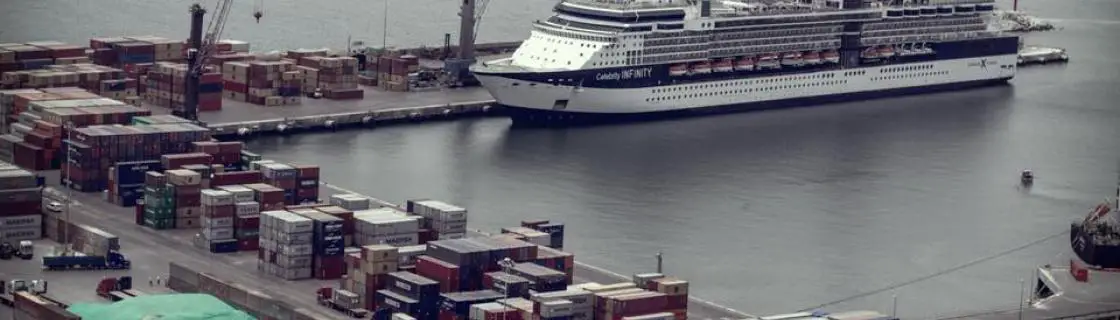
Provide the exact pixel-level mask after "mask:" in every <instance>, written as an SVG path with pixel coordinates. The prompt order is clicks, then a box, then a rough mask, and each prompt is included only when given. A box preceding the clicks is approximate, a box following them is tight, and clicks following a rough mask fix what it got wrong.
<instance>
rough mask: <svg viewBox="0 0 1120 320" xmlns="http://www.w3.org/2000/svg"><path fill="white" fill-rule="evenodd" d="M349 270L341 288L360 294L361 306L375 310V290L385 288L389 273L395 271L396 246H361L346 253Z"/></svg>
mask: <svg viewBox="0 0 1120 320" xmlns="http://www.w3.org/2000/svg"><path fill="white" fill-rule="evenodd" d="M346 259H347V260H348V263H347V264H348V267H349V270H348V271H347V273H346V274H347V277H346V279H344V280H343V282H345V284H343V288H344V289H347V290H350V291H353V292H354V293H357V294H358V295H359V296H361V299H362V305H363V308H365V309H366V310H377V304H376V302H375V298H376V292H377V291H378V290H381V289H385V288H386V284H387V283H388V275H389V273H392V272H396V271H397V266H398V264H397V261H398V259H399V258H398V256H397V248H396V247H393V246H389V245H368V246H363V247H362V249H361V252H358V253H350V254H347V256H346Z"/></svg>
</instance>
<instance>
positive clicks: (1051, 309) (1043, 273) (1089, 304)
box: [940, 266, 1120, 320]
mask: <svg viewBox="0 0 1120 320" xmlns="http://www.w3.org/2000/svg"><path fill="white" fill-rule="evenodd" d="M1038 274H1039V279H1038V280H1034V281H1036V282H1037V281H1042V282H1044V283H1046V287H1047V288H1051V289H1052V290H1053V291H1054V292H1055V294H1054V295H1053V296H1051V297H1048V298H1045V299H1042V300H1040V301H1034V302H1028V303H1024V305H1023V307H1022V309H1019V308H1014V309H1005V310H993V311H985V312H974V313H967V314H962V315H956V316H949V317H941V318H940V319H976V320H1019V319H1085V320H1089V319H1117V318H1118V317H1120V289H1118V288H1116V287H1115V280H1116V279H1120V276H1117V275H1113V274H1111V273H1108V274H1101V273H1096V274H1090V275H1089V277H1088V279H1089V282H1088V283H1085V282H1078V281H1077V280H1076V279H1074V278H1073V275H1072V274H1071V273H1070V269H1069V267H1068V266H1065V267H1055V266H1044V267H1040V268H1039V269H1038ZM1098 278H1099V279H1098ZM1094 279H1096V281H1094ZM1031 288H1035V289H1037V287H1035V286H1032V287H1031Z"/></svg>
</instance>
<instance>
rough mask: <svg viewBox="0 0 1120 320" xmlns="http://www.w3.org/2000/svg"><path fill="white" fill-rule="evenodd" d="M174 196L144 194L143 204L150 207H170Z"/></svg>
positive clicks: (173, 204) (172, 204) (172, 205)
mask: <svg viewBox="0 0 1120 320" xmlns="http://www.w3.org/2000/svg"><path fill="white" fill-rule="evenodd" d="M174 200H175V198H172V197H167V196H158V195H149V194H145V195H144V204H145V206H147V207H151V208H171V207H174V206H175V203H174Z"/></svg>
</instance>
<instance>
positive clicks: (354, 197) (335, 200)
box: [330, 194, 370, 211]
mask: <svg viewBox="0 0 1120 320" xmlns="http://www.w3.org/2000/svg"><path fill="white" fill-rule="evenodd" d="M330 204H331V205H332V206H339V207H342V208H345V209H346V210H350V211H358V210H367V209H369V208H370V199H369V197H366V196H363V195H358V194H336V195H332V196H331V198H330Z"/></svg>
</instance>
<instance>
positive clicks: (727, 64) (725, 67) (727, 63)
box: [712, 58, 735, 72]
mask: <svg viewBox="0 0 1120 320" xmlns="http://www.w3.org/2000/svg"><path fill="white" fill-rule="evenodd" d="M712 69H713V71H715V72H731V71H733V70H735V62H734V60H731V59H730V58H728V59H720V60H719V61H716V63H715V66H714V67H713V68H712Z"/></svg>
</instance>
